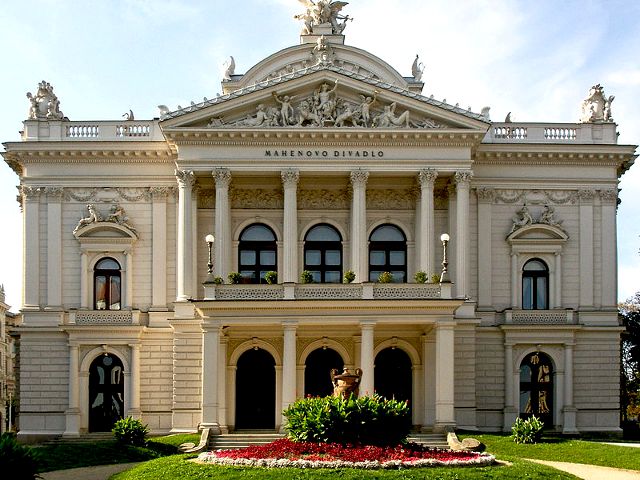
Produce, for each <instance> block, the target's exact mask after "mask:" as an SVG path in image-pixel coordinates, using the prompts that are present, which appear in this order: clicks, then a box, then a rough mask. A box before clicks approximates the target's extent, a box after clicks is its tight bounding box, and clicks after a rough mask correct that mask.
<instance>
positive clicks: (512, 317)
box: [505, 309, 574, 325]
mask: <svg viewBox="0 0 640 480" xmlns="http://www.w3.org/2000/svg"><path fill="white" fill-rule="evenodd" d="M505 322H506V323H511V324H519V325H567V324H572V323H574V314H573V310H570V309H567V310H507V311H506V312H505Z"/></svg>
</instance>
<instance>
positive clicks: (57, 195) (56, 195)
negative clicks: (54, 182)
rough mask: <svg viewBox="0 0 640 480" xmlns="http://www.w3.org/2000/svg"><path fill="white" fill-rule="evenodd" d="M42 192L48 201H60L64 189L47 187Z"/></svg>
mask: <svg viewBox="0 0 640 480" xmlns="http://www.w3.org/2000/svg"><path fill="white" fill-rule="evenodd" d="M44 191H45V193H46V194H47V197H48V198H49V199H50V200H57V201H60V200H62V197H63V196H64V188H62V187H47V188H45V189H44Z"/></svg>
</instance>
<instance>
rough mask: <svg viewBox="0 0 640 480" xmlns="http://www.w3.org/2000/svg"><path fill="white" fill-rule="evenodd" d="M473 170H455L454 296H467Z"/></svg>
mask: <svg viewBox="0 0 640 480" xmlns="http://www.w3.org/2000/svg"><path fill="white" fill-rule="evenodd" d="M472 178H473V172H471V171H469V170H462V171H458V172H456V175H455V179H456V238H457V244H456V257H457V258H456V296H457V297H458V298H467V297H468V296H469V276H470V260H471V255H469V248H470V247H469V245H470V239H469V188H470V184H471V179H472Z"/></svg>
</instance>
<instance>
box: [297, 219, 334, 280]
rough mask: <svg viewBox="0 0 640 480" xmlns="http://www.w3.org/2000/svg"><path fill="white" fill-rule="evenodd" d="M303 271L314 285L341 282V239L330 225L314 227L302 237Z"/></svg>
mask: <svg viewBox="0 0 640 480" xmlns="http://www.w3.org/2000/svg"><path fill="white" fill-rule="evenodd" d="M304 269H305V270H308V271H310V272H311V274H312V275H313V281H314V282H316V283H340V282H341V281H342V238H341V237H340V233H338V231H337V230H336V229H335V228H333V227H332V226H331V225H325V224H321V225H316V226H315V227H313V228H311V229H310V230H309V231H308V232H307V235H306V236H305V237H304Z"/></svg>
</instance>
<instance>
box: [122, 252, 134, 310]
mask: <svg viewBox="0 0 640 480" xmlns="http://www.w3.org/2000/svg"><path fill="white" fill-rule="evenodd" d="M124 258H125V261H126V267H125V268H126V269H127V270H126V272H125V276H124V280H125V282H126V283H125V285H124V291H125V293H126V295H125V297H124V298H123V299H122V305H123V307H124V308H132V307H133V255H131V251H129V250H126V251H125V252H124Z"/></svg>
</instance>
